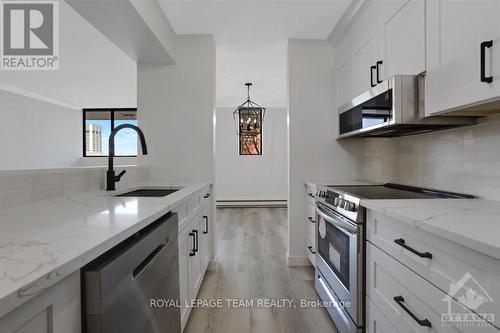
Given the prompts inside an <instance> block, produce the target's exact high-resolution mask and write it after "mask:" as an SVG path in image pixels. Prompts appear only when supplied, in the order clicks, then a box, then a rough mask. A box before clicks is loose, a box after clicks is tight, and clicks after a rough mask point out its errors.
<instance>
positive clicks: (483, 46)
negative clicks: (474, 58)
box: [481, 40, 493, 83]
mask: <svg viewBox="0 0 500 333" xmlns="http://www.w3.org/2000/svg"><path fill="white" fill-rule="evenodd" d="M492 46H493V41H492V40H487V41H484V42H482V43H481V82H486V83H491V82H493V77H492V76H486V49H487V48H490V47H492Z"/></svg>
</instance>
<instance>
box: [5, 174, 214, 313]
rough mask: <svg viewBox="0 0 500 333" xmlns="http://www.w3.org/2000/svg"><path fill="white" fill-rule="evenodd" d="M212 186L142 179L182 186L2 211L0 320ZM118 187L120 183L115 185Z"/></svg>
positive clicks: (98, 194)
mask: <svg viewBox="0 0 500 333" xmlns="http://www.w3.org/2000/svg"><path fill="white" fill-rule="evenodd" d="M210 184H211V182H196V183H195V182H181V183H174V182H166V181H145V182H140V183H135V184H133V185H129V186H127V187H126V189H127V190H128V189H135V188H138V187H143V186H155V187H181V186H182V187H183V188H182V189H181V190H179V191H177V192H175V193H173V194H171V195H168V196H166V197H161V198H132V197H114V196H113V195H114V194H117V193H122V192H125V191H124V190H125V188H123V189H121V190H118V191H115V192H106V191H93V192H86V193H80V194H77V195H71V196H66V197H59V198H52V199H47V200H43V201H37V202H33V203H29V204H23V205H18V206H13V207H8V208H2V209H1V210H0V317H1V316H3V315H5V314H6V313H8V312H9V311H11V310H13V309H14V308H16V307H17V306H19V305H20V304H22V303H23V302H25V301H26V300H28V299H29V298H31V296H33V295H36V294H38V293H40V292H41V291H43V290H45V289H46V288H48V287H50V286H51V285H53V284H55V283H56V282H58V281H60V280H61V279H63V278H65V277H66V276H68V275H69V274H71V273H73V272H75V271H77V270H78V269H80V268H81V267H82V266H84V265H85V264H87V263H88V262H90V261H92V260H93V259H95V258H97V257H98V256H99V255H101V254H103V253H104V252H106V251H107V250H109V249H111V248H112V247H113V246H115V245H117V244H119V243H120V242H121V241H123V240H125V239H126V238H128V237H129V236H131V235H133V234H134V233H136V232H137V231H139V230H140V229H142V228H144V227H145V226H147V225H148V224H150V223H151V222H153V221H155V220H156V219H158V218H159V217H161V216H162V215H164V214H166V213H167V212H169V211H170V210H172V208H174V207H175V206H176V205H178V204H179V203H180V202H181V201H183V200H184V199H185V198H187V197H189V196H191V195H192V194H194V193H195V192H197V191H199V190H201V189H202V188H203V187H205V186H208V185H210ZM117 185H118V184H117Z"/></svg>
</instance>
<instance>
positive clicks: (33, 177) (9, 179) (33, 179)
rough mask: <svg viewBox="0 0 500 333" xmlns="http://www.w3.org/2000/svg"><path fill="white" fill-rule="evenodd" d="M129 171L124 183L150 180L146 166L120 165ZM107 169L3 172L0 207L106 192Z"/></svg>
mask: <svg viewBox="0 0 500 333" xmlns="http://www.w3.org/2000/svg"><path fill="white" fill-rule="evenodd" d="M117 170H127V173H126V176H124V177H123V178H122V182H125V183H131V182H134V181H141V180H145V179H147V178H148V168H147V167H145V166H119V167H117ZM105 173H106V168H105V167H83V168H60V169H33V170H9V171H0V207H7V206H11V205H16V204H23V203H28V202H32V201H38V200H43V199H48V198H53V197H60V196H64V195H71V194H76V193H81V192H88V191H94V190H102V189H104V182H105Z"/></svg>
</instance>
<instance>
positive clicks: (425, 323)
mask: <svg viewBox="0 0 500 333" xmlns="http://www.w3.org/2000/svg"><path fill="white" fill-rule="evenodd" d="M394 301H395V302H396V303H398V305H399V306H400V307H401V308H402V309H403V310H405V312H406V313H407V314H409V315H410V317H412V318H413V320H415V321H416V322H417V323H418V324H419V325H420V326H427V327H431V326H432V325H431V322H430V321H429V320H428V319H418V317H417V316H415V314H414V313H413V312H411V311H410V309H408V308H407V307H406V306H405V305H404V304H403V303H404V301H405V299H404V298H403V296H401V295H400V296H395V297H394Z"/></svg>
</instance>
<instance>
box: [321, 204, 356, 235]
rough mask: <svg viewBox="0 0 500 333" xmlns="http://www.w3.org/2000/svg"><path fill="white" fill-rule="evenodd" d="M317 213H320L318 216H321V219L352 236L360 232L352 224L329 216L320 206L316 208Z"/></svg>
mask: <svg viewBox="0 0 500 333" xmlns="http://www.w3.org/2000/svg"><path fill="white" fill-rule="evenodd" d="M316 213H318V215H319V216H321V218H322V219H324V220H325V221H327V222H329V223H330V224H333V225H334V226H336V227H338V228H339V229H341V230H344V231H346V232H348V233H349V234H351V235H355V234H357V232H358V230H357V228H356V227H355V226H353V225H352V224H350V223H349V222H346V221H344V220H341V219H340V217H339V218H335V217H332V216H330V215H328V214H327V213H325V212H324V211H323V210H322V209H321V208H319V207H318V206H316Z"/></svg>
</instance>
